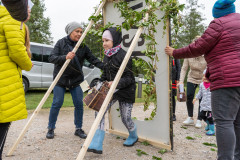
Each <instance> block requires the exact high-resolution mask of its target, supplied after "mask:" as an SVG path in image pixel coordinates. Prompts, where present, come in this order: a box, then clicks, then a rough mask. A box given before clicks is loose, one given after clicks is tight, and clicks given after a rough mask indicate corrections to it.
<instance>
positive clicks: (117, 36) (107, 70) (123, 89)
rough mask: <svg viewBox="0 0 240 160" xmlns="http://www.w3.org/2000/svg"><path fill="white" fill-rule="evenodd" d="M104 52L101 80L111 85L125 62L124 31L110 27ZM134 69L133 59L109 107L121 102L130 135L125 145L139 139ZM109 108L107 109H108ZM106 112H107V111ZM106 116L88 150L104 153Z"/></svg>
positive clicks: (105, 35) (106, 31) (104, 34)
mask: <svg viewBox="0 0 240 160" xmlns="http://www.w3.org/2000/svg"><path fill="white" fill-rule="evenodd" d="M102 40H103V48H104V50H105V52H104V54H105V56H104V60H103V62H104V64H105V67H104V70H103V74H102V76H101V81H108V82H109V87H110V86H111V85H112V82H113V80H114V78H115V76H116V75H117V72H118V70H119V68H120V66H121V64H122V62H123V59H124V57H125V55H126V52H125V51H124V50H123V49H122V48H121V45H120V44H121V41H122V33H121V32H120V31H117V29H116V28H109V29H107V30H105V31H104V32H103V35H102ZM131 70H132V60H131V59H130V60H129V61H128V64H127V66H126V69H125V70H124V72H123V75H122V77H121V78H120V81H119V83H118V85H117V88H116V91H115V93H114V95H113V99H112V100H111V102H110V104H109V105H108V109H109V108H110V107H111V106H112V105H113V104H114V103H115V102H117V101H118V102H119V108H120V114H121V118H122V122H123V124H124V125H125V127H126V128H127V129H128V132H129V137H128V138H127V140H126V141H125V142H124V143H123V145H124V146H133V145H134V144H135V143H136V142H137V141H138V136H137V128H136V125H135V124H134V123H133V121H132V118H131V112H132V107H133V103H134V102H135V90H136V84H135V78H134V75H133V72H132V71H131ZM108 109H107V110H108ZM105 113H106V112H105ZM96 116H97V112H96ZM104 135H105V131H104V116H103V118H102V120H101V122H100V124H99V126H98V129H97V131H96V133H95V135H94V137H93V139H92V142H91V144H90V146H89V148H88V152H93V153H97V154H102V144H103V140H104Z"/></svg>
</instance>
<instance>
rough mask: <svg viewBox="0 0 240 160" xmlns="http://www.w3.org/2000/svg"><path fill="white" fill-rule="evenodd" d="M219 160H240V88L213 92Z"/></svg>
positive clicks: (213, 110)
mask: <svg viewBox="0 0 240 160" xmlns="http://www.w3.org/2000/svg"><path fill="white" fill-rule="evenodd" d="M211 96H212V97H211V100H212V112H213V117H214V119H215V123H216V139H217V146H218V160H240V87H235V88H221V89H217V90H213V91H212V92H211Z"/></svg>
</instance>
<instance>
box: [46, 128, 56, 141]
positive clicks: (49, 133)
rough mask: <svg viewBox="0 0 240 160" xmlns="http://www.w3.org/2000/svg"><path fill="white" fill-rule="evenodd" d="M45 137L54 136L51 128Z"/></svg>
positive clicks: (51, 137)
mask: <svg viewBox="0 0 240 160" xmlns="http://www.w3.org/2000/svg"><path fill="white" fill-rule="evenodd" d="M46 138H47V139H53V138H54V130H53V129H49V130H48V132H47V135H46Z"/></svg>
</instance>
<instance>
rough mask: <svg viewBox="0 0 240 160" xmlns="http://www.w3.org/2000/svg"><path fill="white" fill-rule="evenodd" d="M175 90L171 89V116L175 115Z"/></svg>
mask: <svg viewBox="0 0 240 160" xmlns="http://www.w3.org/2000/svg"><path fill="white" fill-rule="evenodd" d="M175 96H176V89H172V106H173V114H175V111H176V99H175Z"/></svg>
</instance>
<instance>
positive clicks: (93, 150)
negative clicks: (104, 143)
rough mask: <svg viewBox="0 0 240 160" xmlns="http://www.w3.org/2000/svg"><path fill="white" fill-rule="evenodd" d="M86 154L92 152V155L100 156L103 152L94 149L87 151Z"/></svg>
mask: <svg viewBox="0 0 240 160" xmlns="http://www.w3.org/2000/svg"><path fill="white" fill-rule="evenodd" d="M87 152H93V153H96V154H102V153H103V152H102V151H101V150H96V149H89V148H88V149H87Z"/></svg>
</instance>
